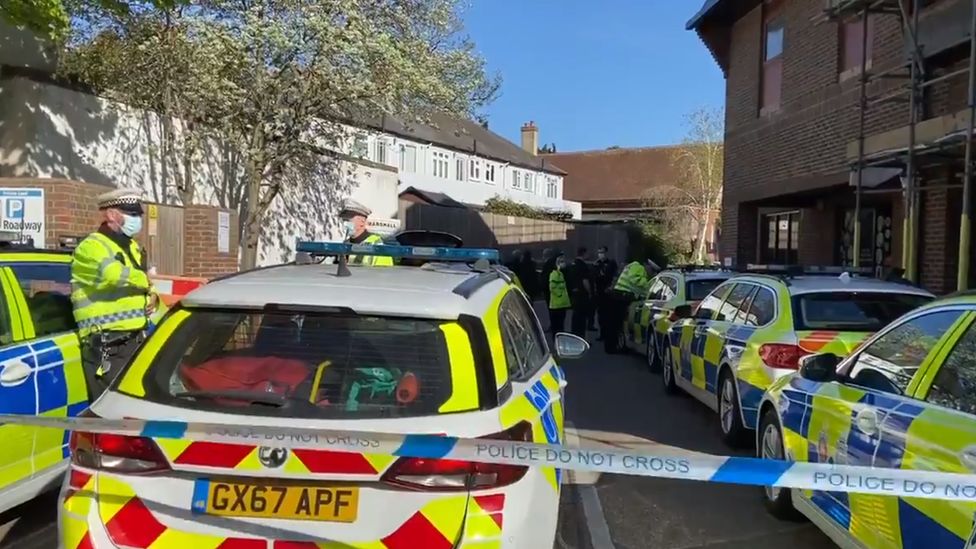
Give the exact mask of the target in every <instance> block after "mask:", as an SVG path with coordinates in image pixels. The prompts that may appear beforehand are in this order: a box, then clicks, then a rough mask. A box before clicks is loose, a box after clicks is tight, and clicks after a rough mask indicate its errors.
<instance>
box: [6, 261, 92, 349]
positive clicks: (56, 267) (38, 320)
mask: <svg viewBox="0 0 976 549" xmlns="http://www.w3.org/2000/svg"><path fill="white" fill-rule="evenodd" d="M9 267H10V269H11V270H12V271H13V272H14V275H15V276H16V277H17V281H18V282H20V287H21V289H22V290H23V291H24V298H26V299H27V308H28V309H30V314H31V318H32V319H33V321H34V333H35V334H36V336H37V337H44V336H48V335H52V334H59V333H63V332H70V331H72V330H74V329H75V327H76V326H75V318H74V314H73V313H72V310H71V264H70V263H15V264H11V265H9ZM4 328H6V327H4ZM0 342H4V339H3V334H0ZM8 342H9V341H8Z"/></svg>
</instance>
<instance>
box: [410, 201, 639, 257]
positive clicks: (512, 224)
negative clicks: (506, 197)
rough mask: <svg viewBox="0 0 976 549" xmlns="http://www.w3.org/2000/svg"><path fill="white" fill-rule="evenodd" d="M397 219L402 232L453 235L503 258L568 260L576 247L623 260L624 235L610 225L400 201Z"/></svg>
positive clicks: (621, 230)
mask: <svg viewBox="0 0 976 549" xmlns="http://www.w3.org/2000/svg"><path fill="white" fill-rule="evenodd" d="M400 219H401V221H402V225H401V226H402V227H403V228H405V229H426V230H434V231H445V232H449V233H453V234H456V235H458V236H459V237H461V238H462V239H463V240H464V245H465V246H476V247H488V248H498V249H499V250H500V251H501V252H502V253H503V254H507V253H509V252H511V251H512V250H515V249H522V250H530V251H531V252H532V254H533V256H534V257H535V258H537V259H541V255H542V251H543V250H545V249H546V248H558V249H560V250H562V251H563V252H565V253H566V255H568V256H570V257H572V256H573V255H575V253H576V249H577V248H579V247H580V246H585V247H586V248H587V249H588V250H590V253H591V254H593V253H595V252H596V249H597V248H598V247H600V246H606V247H607V248H608V249H609V253H610V256H611V257H614V258H616V259H617V260H618V261H623V260H624V259H625V258H626V256H627V242H628V239H627V234H626V233H625V232H624V230H623V229H622V228H621V227H619V226H614V225H590V224H582V223H564V222H560V221H546V220H541V219H526V218H522V217H513V216H508V215H498V214H490V213H482V212H477V211H474V210H468V209H462V208H445V207H442V206H432V205H427V204H417V203H415V202H409V201H405V200H401V201H400Z"/></svg>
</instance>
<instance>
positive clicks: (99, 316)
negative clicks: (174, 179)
mask: <svg viewBox="0 0 976 549" xmlns="http://www.w3.org/2000/svg"><path fill="white" fill-rule="evenodd" d="M97 201H98V209H99V210H100V211H101V215H102V224H101V225H100V226H99V227H98V230H96V231H95V232H93V233H91V234H90V235H88V236H87V237H85V239H83V240H82V241H81V242H80V243H79V244H78V247H77V248H75V250H74V252H73V255H72V261H71V305H72V309H73V312H74V317H75V323H76V324H77V325H78V334H79V336H80V338H81V341H82V349H83V353H84V354H83V358H84V363H85V378H86V382H87V384H88V388H89V396H90V397H91V399H92V400H94V399H95V398H97V397H98V396H99V395H100V394H101V393H102V391H104V390H105V388H106V387H108V385H109V383H111V381H112V378H114V376H115V375H116V374H117V373H118V371H119V370H120V369H121V367H122V366H123V365H124V364H125V363H126V362H127V361H128V359H129V358H130V357H131V356H132V354H133V353H134V352H135V350H136V348H137V347H138V346H139V344H140V343H141V342H142V340H143V338H144V336H145V330H146V329H147V328H148V327H149V326H150V317H151V316H152V315H154V314H156V313H158V312H159V311H158V309H159V294H158V292H157V291H156V289H155V288H154V287H153V284H152V282H151V281H150V280H149V276H148V275H147V274H146V264H145V261H146V260H145V255H144V253H143V249H142V247H141V246H140V245H139V243H138V242H136V240H135V236H136V235H138V234H139V232H140V231H141V230H142V216H143V209H142V204H141V197H140V193H139V191H137V190H133V189H118V190H114V191H111V192H107V193H104V194H102V195H99V196H98V197H97Z"/></svg>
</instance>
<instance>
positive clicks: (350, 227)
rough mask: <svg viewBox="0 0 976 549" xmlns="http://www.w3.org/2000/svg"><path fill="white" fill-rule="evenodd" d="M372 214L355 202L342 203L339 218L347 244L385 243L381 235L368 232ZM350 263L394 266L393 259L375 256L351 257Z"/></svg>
mask: <svg viewBox="0 0 976 549" xmlns="http://www.w3.org/2000/svg"><path fill="white" fill-rule="evenodd" d="M371 213H373V211H372V210H370V209H369V208H367V207H366V206H364V205H362V204H360V203H359V202H356V201H355V200H346V201H345V202H343V203H342V210H341V211H340V212H339V217H340V218H341V219H342V227H343V230H344V231H345V235H346V242H348V243H350V244H382V243H383V238H382V237H381V236H380V235H378V234H373V233H371V232H369V230H368V221H367V219H368V218H369V215H370V214H371ZM349 263H350V264H353V265H372V266H381V267H385V266H390V265H393V258H391V257H388V256H375V255H350V256H349Z"/></svg>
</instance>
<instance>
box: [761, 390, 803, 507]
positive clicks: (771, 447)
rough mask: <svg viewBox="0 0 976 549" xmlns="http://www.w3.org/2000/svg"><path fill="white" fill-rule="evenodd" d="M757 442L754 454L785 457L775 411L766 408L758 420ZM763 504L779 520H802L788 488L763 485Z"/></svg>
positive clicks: (762, 456) (770, 457) (777, 457)
mask: <svg viewBox="0 0 976 549" xmlns="http://www.w3.org/2000/svg"><path fill="white" fill-rule="evenodd" d="M758 442H759V444H758V445H757V447H756V456H758V457H759V458H762V459H779V460H782V459H786V450H785V443H784V441H783V430H782V429H780V426H779V421H778V420H777V417H776V412H775V411H774V410H772V409H769V410H766V413H765V414H763V416H762V420H761V421H760V422H759V441H758ZM761 490H762V498H763V506H764V507H766V510H767V511H769V514H771V515H773V516H774V517H776V518H778V519H780V520H789V521H802V520H803V515H801V514H800V512H799V511H797V510H796V507H794V506H793V492H792V491H791V490H790V489H789V488H775V487H772V486H763V487H762V488H761Z"/></svg>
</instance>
